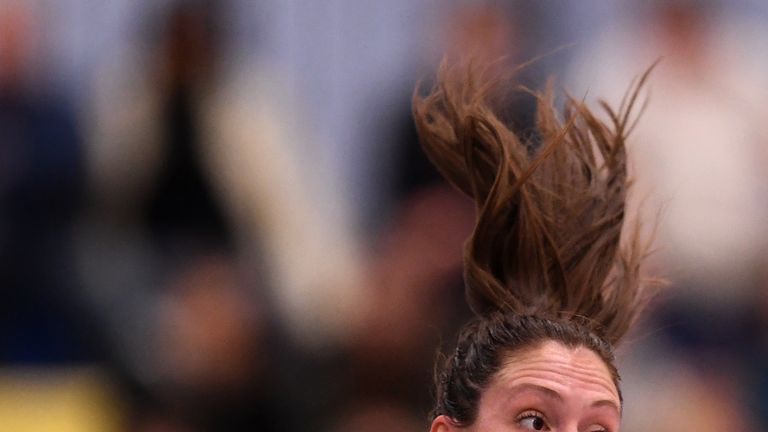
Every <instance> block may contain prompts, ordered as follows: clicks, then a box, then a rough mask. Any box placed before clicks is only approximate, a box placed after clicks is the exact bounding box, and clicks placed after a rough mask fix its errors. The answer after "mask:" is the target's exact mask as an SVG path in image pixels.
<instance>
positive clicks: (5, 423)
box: [0, 369, 121, 432]
mask: <svg viewBox="0 0 768 432" xmlns="http://www.w3.org/2000/svg"><path fill="white" fill-rule="evenodd" d="M120 412H121V409H120V403H119V401H118V398H117V395H116V394H115V392H114V390H113V389H112V387H111V386H110V384H109V381H108V380H107V379H105V378H104V377H103V376H102V375H100V374H99V372H98V371H97V370H91V369H77V370H50V369H24V370H17V369H14V370H0V432H118V431H119V430H120V420H121V419H120V417H121V416H120Z"/></svg>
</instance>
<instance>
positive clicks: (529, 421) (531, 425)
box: [519, 414, 549, 431]
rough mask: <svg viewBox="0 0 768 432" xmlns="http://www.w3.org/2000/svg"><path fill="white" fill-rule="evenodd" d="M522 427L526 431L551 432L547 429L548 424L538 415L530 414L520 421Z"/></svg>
mask: <svg viewBox="0 0 768 432" xmlns="http://www.w3.org/2000/svg"><path fill="white" fill-rule="evenodd" d="M519 423H520V426H522V427H523V429H525V430H534V431H544V430H549V428H547V423H546V422H545V421H544V418H542V417H541V416H540V415H538V414H530V415H526V416H525V417H523V418H522V419H520V420H519Z"/></svg>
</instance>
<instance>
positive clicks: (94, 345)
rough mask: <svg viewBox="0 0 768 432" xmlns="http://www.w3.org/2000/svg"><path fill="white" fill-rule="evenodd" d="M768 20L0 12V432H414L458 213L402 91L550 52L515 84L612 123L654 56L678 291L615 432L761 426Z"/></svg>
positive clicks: (653, 5) (578, 7)
mask: <svg viewBox="0 0 768 432" xmlns="http://www.w3.org/2000/svg"><path fill="white" fill-rule="evenodd" d="M766 24H768V6H766V4H765V3H764V2H761V1H759V0H751V1H750V0H730V1H725V0H723V1H715V0H703V1H694V0H689V1H688V0H667V1H661V0H658V1H639V0H637V1H633V0H621V1H613V2H604V1H598V0H581V1H578V2H575V1H565V0H546V1H536V0H507V1H495V2H494V1H447V0H388V1H386V2H383V1H374V0H322V1H306V0H305V1H300V0H209V1H205V0H162V1H161V0H108V1H100V2H94V1H89V0H0V290H2V291H0V292H2V301H0V431H14V432H26V431H56V432H59V431H62V432H68V431H78V432H90V431H94V432H96V431H98V432H111V431H136V432H205V431H237V430H260V431H309V430H312V431H329V432H347V431H370V432H377V431H393V430H394V431H404V432H408V431H425V430H427V429H428V420H427V413H428V411H429V409H430V402H431V395H430V388H431V386H430V383H431V376H432V365H433V363H434V360H435V358H436V353H437V352H438V351H439V350H440V349H443V350H448V349H450V348H451V344H452V342H453V340H454V338H455V333H456V330H457V329H458V327H459V326H460V325H461V324H462V323H463V322H464V321H465V320H466V319H468V318H469V316H470V313H469V311H468V310H467V307H466V306H465V304H464V301H463V288H462V281H461V244H462V241H463V239H464V238H465V237H466V236H467V235H468V234H469V232H470V230H471V227H472V223H473V210H472V206H471V204H470V203H469V202H468V200H466V199H464V198H463V197H461V196H459V195H458V193H456V192H454V191H453V190H452V189H451V188H449V187H448V186H446V184H445V183H443V182H442V181H441V180H440V178H439V176H438V175H437V174H436V173H435V172H434V171H433V170H432V169H431V167H430V165H429V163H428V162H427V161H426V159H425V157H424V156H423V155H422V154H421V151H420V149H419V147H418V141H417V137H416V132H415V129H414V126H413V124H412V121H411V115H410V96H411V93H412V91H413V89H414V86H415V84H416V82H417V81H418V80H420V79H423V80H425V81H426V82H429V79H430V76H431V74H433V72H434V71H435V69H436V66H437V64H438V62H439V60H440V58H441V57H442V56H443V54H444V53H446V54H447V55H448V56H449V57H450V56H454V55H455V56H458V55H468V54H471V55H473V56H475V57H476V58H485V59H495V58H498V57H500V56H506V57H505V60H504V61H503V62H502V63H500V67H506V66H509V67H511V66H513V65H515V64H519V63H521V62H524V61H526V60H528V59H530V58H533V57H535V56H538V55H541V54H546V53H551V52H552V51H553V50H557V49H558V48H560V49H559V50H557V52H555V53H554V54H551V55H548V56H545V57H544V58H543V59H541V60H539V61H538V62H536V63H534V64H533V65H532V66H530V67H528V68H527V69H525V70H524V71H522V72H521V73H520V74H519V75H518V78H519V82H520V83H522V84H525V85H528V86H530V87H534V88H536V87H540V86H542V85H543V83H544V82H545V80H546V78H547V77H548V76H551V75H553V76H556V77H557V78H558V83H559V85H561V86H562V87H564V88H567V89H569V90H570V91H571V92H572V94H573V95H575V96H576V97H583V98H586V99H587V100H588V101H589V102H590V103H592V102H596V101H597V99H598V98H605V99H606V100H608V101H609V102H610V103H612V104H614V105H616V104H618V103H619V102H620V100H621V97H622V96H623V94H624V91H625V90H626V89H627V88H628V86H629V84H630V82H631V80H632V79H633V77H636V76H638V75H639V74H640V73H642V72H643V71H644V70H645V69H646V68H647V67H648V66H649V65H650V64H651V63H652V62H653V61H655V60H656V59H658V58H662V59H663V60H662V62H661V64H660V65H659V66H658V68H657V69H656V71H655V72H654V74H653V76H652V79H651V83H650V85H649V86H648V96H649V97H650V104H649V105H648V108H647V109H646V111H645V115H644V117H643V120H642V122H641V123H640V124H639V125H638V126H637V129H636V130H635V131H634V135H633V139H632V143H631V145H632V148H631V151H632V152H633V161H632V170H633V176H634V178H635V193H634V195H633V197H632V199H631V202H630V208H631V211H630V215H631V217H632V218H634V217H635V216H637V215H639V216H640V217H642V218H644V219H643V220H655V218H656V216H657V215H658V214H661V219H660V220H661V222H660V223H659V224H658V226H656V227H655V232H656V237H657V252H656V253H654V254H653V255H652V257H651V259H650V262H649V264H650V265H649V271H650V272H652V273H653V274H654V275H662V276H664V277H666V278H667V279H668V280H669V282H670V286H669V288H668V289H667V290H666V291H665V293H664V295H663V296H662V298H660V299H659V300H658V301H657V302H655V303H654V306H653V309H652V311H651V313H650V314H649V315H648V317H647V318H646V319H645V320H644V321H643V323H642V324H641V325H640V326H639V327H638V328H637V329H636V331H634V333H632V334H631V335H630V336H629V337H628V338H627V341H626V343H625V344H624V346H623V347H622V349H621V351H620V356H619V357H620V363H621V366H620V369H621V370H622V371H623V381H624V385H623V386H624V393H625V400H626V409H625V414H624V425H623V429H622V430H625V431H628V432H644V431H648V430H654V431H659V432H664V431H678V430H695V431H698V432H709V431H718V432H720V431H724V430H762V428H764V427H768V272H767V271H766V267H767V266H766V264H768V248H767V247H766V246H768V224H767V223H766V222H768V195H767V193H768V172H766V169H765V167H766V166H767V164H766V162H768V26H767V25H766ZM505 103H506V104H507V108H508V110H507V111H506V112H505V114H506V115H507V117H508V120H509V122H510V125H511V127H512V128H513V129H514V130H515V131H517V132H518V133H519V134H521V135H522V136H524V137H533V136H534V133H533V130H532V127H533V121H534V119H533V110H534V105H533V103H532V101H531V100H530V98H529V97H525V96H524V95H519V97H518V96H516V95H513V96H512V97H510V98H509V100H508V101H506V102H505ZM660 209H661V210H660ZM650 225H652V224H646V228H648V229H649V230H650V229H652V228H653V227H651V226H650Z"/></svg>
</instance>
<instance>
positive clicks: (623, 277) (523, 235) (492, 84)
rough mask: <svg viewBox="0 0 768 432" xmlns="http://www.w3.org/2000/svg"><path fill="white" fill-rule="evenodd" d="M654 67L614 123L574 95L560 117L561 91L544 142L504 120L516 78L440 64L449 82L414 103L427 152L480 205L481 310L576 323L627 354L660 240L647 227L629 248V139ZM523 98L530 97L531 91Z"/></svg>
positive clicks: (633, 232)
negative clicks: (623, 345) (650, 237)
mask: <svg viewBox="0 0 768 432" xmlns="http://www.w3.org/2000/svg"><path fill="white" fill-rule="evenodd" d="M652 69H653V66H652V67H651V68H649V69H648V70H647V71H646V72H645V73H644V74H642V75H641V76H640V77H639V78H638V79H636V80H635V82H633V84H632V85H631V87H630V89H629V90H628V92H627V94H626V95H625V97H624V100H623V101H622V103H621V105H620V106H619V108H618V110H614V109H613V108H611V107H610V106H609V105H608V104H607V103H605V102H600V106H601V108H602V110H604V112H605V114H606V117H605V119H606V120H602V119H601V118H599V117H598V116H597V115H596V114H594V113H593V112H592V111H591V110H590V109H589V108H588V107H587V106H586V104H585V103H584V102H583V101H580V100H577V99H575V98H574V97H572V96H570V95H567V94H566V95H565V98H564V99H565V100H564V107H563V110H562V113H563V116H562V118H561V117H560V115H559V114H558V110H557V108H556V102H555V97H554V90H553V88H554V86H553V84H552V82H551V81H550V83H549V84H548V85H547V87H546V90H545V91H543V92H535V91H531V90H527V89H523V90H524V91H527V92H529V93H531V95H532V96H533V97H535V98H536V100H537V112H536V123H535V130H534V131H533V134H532V135H533V138H531V139H528V140H524V139H522V138H521V137H520V136H518V135H517V134H515V133H514V132H512V131H511V130H510V128H509V127H508V126H507V125H506V124H505V123H504V122H503V121H502V120H501V119H500V115H499V114H497V113H499V112H500V111H499V110H498V109H497V108H499V106H498V105H499V104H498V101H499V100H500V99H501V98H499V95H501V94H504V92H505V91H506V90H509V89H510V86H508V85H507V84H508V82H509V80H508V79H506V78H500V77H489V76H488V75H489V72H488V71H489V70H490V69H489V68H486V69H485V70H483V69H482V68H479V67H477V66H474V65H472V64H471V63H457V64H449V63H448V62H446V61H444V62H443V63H442V65H441V66H440V69H439V71H438V75H437V81H436V83H435V84H434V86H433V87H432V88H431V89H430V90H429V91H428V92H427V93H426V94H422V93H421V92H420V91H419V89H418V88H417V90H416V91H415V93H414V96H413V115H414V119H415V122H416V127H417V129H418V132H419V136H420V139H421V142H422V146H423V148H424V151H425V153H426V154H427V156H428V157H429V158H430V160H431V161H432V162H433V164H434V165H435V166H436V167H437V169H438V170H439V171H440V172H441V173H442V175H443V176H444V177H445V178H446V179H447V180H448V181H449V182H450V183H452V184H453V185H454V186H455V187H457V188H458V189H459V190H460V191H462V192H463V193H464V194H466V195H468V196H469V197H470V198H472V199H473V200H474V202H475V205H476V213H477V221H476V225H475V229H474V232H473V233H472V235H471V236H470V237H469V239H468V240H467V241H466V243H465V246H464V280H465V286H466V296H467V301H468V302H469V305H470V307H471V308H472V310H473V311H474V312H475V314H477V315H479V316H480V317H487V316H490V315H492V314H494V313H498V312H502V313H509V314H515V315H519V316H535V317H540V318H545V319H552V320H560V321H563V320H564V321H569V322H574V323H577V324H579V325H582V326H584V327H585V328H587V329H588V330H589V331H592V332H594V333H595V334H596V335H598V336H599V337H601V338H603V339H604V340H606V341H607V342H608V343H610V344H612V345H615V344H616V343H618V342H619V341H620V339H621V338H622V336H624V334H625V333H626V332H627V330H628V329H629V328H630V327H631V325H632V323H633V322H634V321H635V319H636V318H637V316H638V313H639V312H640V310H641V309H642V308H643V307H644V305H645V304H646V303H647V301H648V300H649V298H650V297H651V294H652V292H651V291H652V290H653V284H648V283H645V282H644V281H643V280H642V277H641V272H640V264H641V262H642V261H643V258H644V257H645V255H647V250H648V242H646V241H644V240H643V239H642V238H641V235H640V232H641V230H640V227H639V226H633V227H628V228H629V229H628V230H626V233H628V234H629V235H628V236H627V238H626V239H625V240H624V241H622V239H621V237H622V225H623V223H624V219H625V200H626V196H627V191H628V187H629V181H628V178H627V154H626V145H625V144H626V141H627V137H628V135H629V134H630V132H631V130H632V126H633V125H634V122H635V121H636V119H637V118H638V116H639V112H636V111H641V110H638V109H636V107H637V106H638V99H639V94H640V91H641V89H642V88H643V86H644V85H645V83H646V81H647V79H648V76H649V74H650V72H651V70H652ZM520 89H521V88H518V90H520Z"/></svg>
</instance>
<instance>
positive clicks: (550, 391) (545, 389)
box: [511, 383, 621, 413]
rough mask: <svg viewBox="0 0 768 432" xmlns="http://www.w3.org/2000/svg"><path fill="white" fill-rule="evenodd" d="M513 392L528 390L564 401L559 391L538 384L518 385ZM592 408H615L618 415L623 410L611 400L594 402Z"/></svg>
mask: <svg viewBox="0 0 768 432" xmlns="http://www.w3.org/2000/svg"><path fill="white" fill-rule="evenodd" d="M511 390H512V391H514V392H518V391H526V390H528V391H535V392H537V393H541V394H543V395H544V396H546V397H548V398H550V399H555V400H557V401H559V402H562V401H563V396H562V395H561V394H560V393H558V392H557V391H555V390H553V389H551V388H549V387H545V386H542V385H538V384H530V383H526V384H518V385H516V386H514V387H512V388H511ZM590 407H593V408H596V407H608V408H613V409H614V410H615V411H616V412H617V413H621V409H620V408H619V406H618V405H616V402H614V401H612V400H610V399H599V400H596V401H594V402H592V404H591V405H590Z"/></svg>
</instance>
